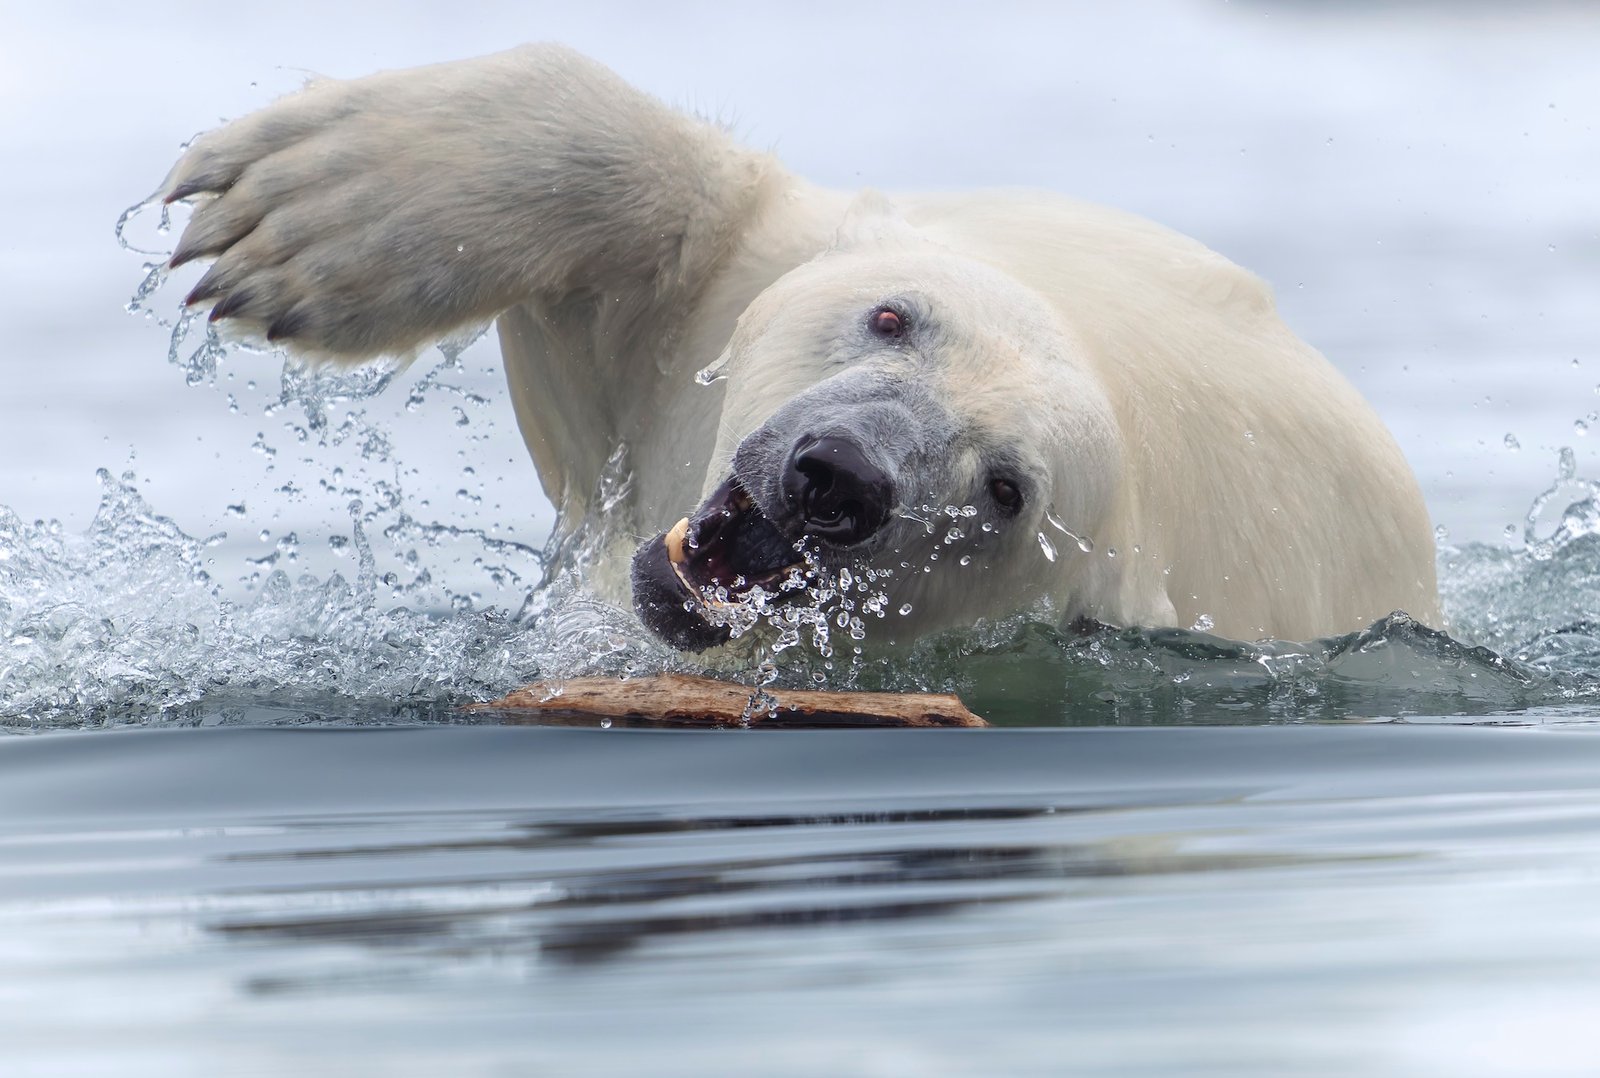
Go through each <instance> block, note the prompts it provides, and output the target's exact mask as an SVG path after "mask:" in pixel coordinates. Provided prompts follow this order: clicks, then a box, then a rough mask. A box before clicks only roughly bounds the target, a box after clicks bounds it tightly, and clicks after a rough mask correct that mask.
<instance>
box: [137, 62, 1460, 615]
mask: <svg viewBox="0 0 1600 1078" xmlns="http://www.w3.org/2000/svg"><path fill="white" fill-rule="evenodd" d="M163 193H164V194H165V195H167V196H168V197H172V198H192V199H195V200H196V201H197V203H198V208H197V209H196V212H195V214H194V217H193V219H192V221H191V223H190V225H189V227H188V229H187V230H186V231H185V233H184V235H183V237H182V240H181V241H180V244H179V248H178V251H177V253H176V255H175V259H176V260H179V261H181V260H186V259H188V258H191V257H215V258H216V262H215V265H214V266H213V267H212V269H211V270H210V272H209V273H208V275H207V277H206V278H204V279H203V280H202V284H201V286H199V288H198V289H197V292H198V293H199V294H200V298H199V302H215V303H217V304H218V309H219V311H220V312H221V313H223V314H225V315H226V316H227V317H230V318H233V319H235V320H236V321H238V322H239V323H240V324H242V325H243V326H244V327H245V328H246V329H253V330H255V331H257V332H261V333H268V332H273V333H275V335H276V336H278V337H279V338H280V339H282V340H284V341H285V342H286V343H287V344H289V345H290V346H291V347H294V348H296V349H297V350H299V351H301V352H303V353H304V354H307V355H311V356H317V357H326V358H331V359H334V360H339V361H359V360H362V359H366V358H369V357H371V356H375V355H379V354H405V353H407V352H410V351H412V350H415V349H417V348H419V347H421V346H423V345H425V344H426V343H428V342H429V341H431V340H435V339H438V338H440V337H441V336H443V335H445V334H447V333H449V332H450V331H451V330H454V329H458V328H460V327H462V326H466V325H470V324H473V323H479V322H482V321H485V320H487V319H489V318H495V317H498V319H499V328H500V340H501V347H502V352H503V354H504V357H505V362H506V372H507V378H508V382H509V384H510V387H511V396H512V401H513V404H514V406H515V408H516V413H517V417H518V421H519V423H520V425H521V427H522V431H523V434H524V437H525V439H526V441H527V443H528V447H529V450H530V452H531V453H532V455H533V458H534V461H535V463H536V465H537V467H538V471H539V476H540V479H541V482H542V483H543V485H544V488H545V490H546V492H547V493H548V494H549V496H550V497H551V498H552V499H553V500H554V501H555V502H556V503H557V505H558V507H559V508H560V509H561V512H562V520H563V522H564V523H563V527H564V529H565V531H566V533H567V534H571V533H572V532H573V531H574V530H575V529H576V528H578V527H579V525H580V524H583V523H585V522H586V521H587V522H588V523H589V524H594V523H596V521H595V520H594V517H595V515H596V513H597V511H598V507H596V506H595V505H594V504H593V499H594V495H595V491H596V486H597V483H598V482H599V481H600V479H601V473H602V469H603V468H604V465H605V462H606V460H607V458H608V456H610V455H611V454H612V452H613V450H614V449H615V448H616V447H617V446H618V445H619V444H626V446H627V458H626V459H627V466H628V467H629V469H630V470H631V472H632V479H631V486H630V488H629V491H628V493H627V494H626V495H625V496H624V497H623V498H622V499H621V500H620V501H618V502H617V503H616V504H615V505H613V506H611V507H610V511H609V519H608V520H607V521H602V522H599V523H602V524H605V525H606V526H607V530H608V531H609V534H610V536H611V537H612V538H611V541H610V545H609V546H607V547H606V553H605V554H604V556H603V557H602V560H601V563H600V564H598V565H596V566H595V567H594V579H595V581H596V584H597V586H598V587H599V588H600V589H601V590H602V591H605V592H609V593H610V595H611V596H612V597H613V598H617V599H621V598H624V597H625V596H624V593H625V589H626V581H627V573H626V564H627V557H628V555H630V554H631V553H632V548H633V544H634V542H636V540H637V538H638V537H639V536H641V535H645V534H651V533H655V532H658V531H661V530H663V529H665V528H666V527H668V526H669V525H670V524H671V523H672V522H673V521H674V520H676V519H678V518H679V517H680V516H682V515H684V514H685V513H686V512H688V511H689V510H691V509H692V508H693V506H694V505H695V504H696V503H697V502H698V501H699V499H700V497H701V495H702V494H703V493H704V492H705V491H706V490H707V489H709V488H710V487H712V486H714V485H715V484H716V483H717V482H719V481H720V480H721V479H722V478H723V476H724V475H725V469H726V466H727V463H728V461H729V459H730V458H731V455H732V451H733V448H734V447H735V446H736V445H737V444H738V442H739V440H740V439H741V438H742V437H743V436H744V435H745V434H747V433H748V432H750V431H751V430H754V429H755V428H756V427H758V426H759V425H760V424H761V423H762V422H763V421H764V420H765V419H766V418H767V417H768V416H769V415H771V414H772V412H773V411H774V410H775V409H777V408H778V407H779V406H780V405H781V404H782V403H783V402H784V401H785V400H787V399H788V398H789V397H790V396H792V395H793V394H794V393H795V392H798V391H799V390H802V389H805V388H807V387H809V386H812V385H814V384H816V383H817V382H818V381H819V380H820V379H822V378H825V377H827V376H828V375H829V374H830V373H832V372H831V371H829V370H828V369H827V366H826V362H827V360H826V354H827V349H826V343H827V342H826V340H824V339H820V337H823V336H825V330H826V327H827V326H829V325H832V323H831V322H829V321H828V319H832V318H835V317H836V310H842V309H847V308H849V309H853V308H850V304H851V303H856V302H858V301H859V302H860V303H865V304H866V307H865V308H862V309H867V308H870V306H871V304H872V302H875V297H876V296H877V295H878V294H879V293H880V292H881V291H882V289H883V288H884V287H885V286H886V284H885V283H886V282H888V281H891V280H892V281H896V282H900V285H901V286H903V287H905V288H914V289H918V290H920V291H921V292H922V293H924V294H927V295H928V296H929V297H930V302H932V303H934V304H936V305H937V307H938V308H939V310H941V311H942V312H945V313H946V314H947V315H948V316H949V318H950V321H951V324H952V325H955V326H956V327H957V330H956V331H955V332H953V333H952V334H951V337H950V340H951V342H952V343H951V344H950V346H949V348H948V349H947V351H946V352H945V353H944V354H941V355H938V356H932V357H921V360H920V361H921V362H923V363H924V367H923V368H919V371H920V372H921V373H919V375H918V376H919V377H926V378H927V379H929V380H930V384H932V385H934V386H935V387H936V391H937V393H938V394H939V396H940V399H942V400H946V401H949V402H950V403H951V407H952V409H953V410H954V411H955V412H956V413H957V414H958V415H959V416H960V417H961V419H962V421H963V423H964V424H966V425H967V428H969V429H970V430H971V431H973V432H975V433H974V437H978V438H982V437H993V438H995V439H1002V438H1003V439H1006V440H1008V441H1009V443H1011V444H1014V445H1016V446H1019V447H1020V449H1021V452H1022V455H1023V456H1024V457H1025V458H1026V459H1028V460H1029V461H1031V462H1033V463H1032V464H1030V467H1036V468H1037V469H1039V470H1040V472H1041V474H1040V475H1039V476H1037V477H1035V478H1037V479H1038V480H1039V482H1040V483H1041V484H1042V487H1041V489H1047V490H1048V491H1049V492H1050V494H1049V499H1050V504H1052V505H1053V506H1054V508H1055V509H1056V511H1058V512H1059V513H1060V515H1061V516H1062V517H1063V518H1064V519H1065V520H1066V522H1067V524H1068V525H1069V527H1071V528H1072V529H1073V530H1074V531H1080V530H1081V533H1082V534H1086V535H1088V536H1090V537H1092V539H1093V541H1094V544H1095V550H1094V552H1093V553H1083V552H1081V551H1079V550H1078V549H1077V547H1076V546H1074V545H1073V544H1072V543H1071V542H1070V541H1069V540H1066V539H1065V537H1064V536H1062V535H1060V534H1059V533H1055V532H1053V531H1050V530H1049V528H1048V525H1046V524H1045V523H1044V522H1043V517H1042V514H1043V510H1044V508H1045V505H1044V504H1033V505H1030V506H1029V509H1028V512H1027V514H1026V515H1025V518H1024V519H1022V520H1019V521H1018V522H1017V524H1018V526H1017V527H1016V529H1015V535H1013V536H1012V537H1011V538H1010V539H1009V540H1008V541H1007V542H1006V543H1005V544H1004V545H1003V546H1001V547H999V548H997V549H999V550H1001V551H1003V554H1004V556H1003V557H991V558H989V559H988V561H989V567H988V568H987V570H985V571H983V572H982V573H974V572H970V571H968V572H966V573H964V574H963V573H961V572H957V571H955V570H953V569H950V568H949V567H942V568H941V570H940V573H939V574H938V575H937V576H936V577H932V578H930V579H929V580H927V581H918V582H917V584H916V587H917V588H918V589H920V590H919V591H918V593H917V598H918V604H917V605H918V615H917V617H918V621H917V624H916V626H915V628H916V629H917V630H929V629H933V628H938V627H940V626H942V625H948V624H953V623H960V622H965V621H970V620H972V619H974V618H976V617H979V616H994V615H999V614H1004V613H1007V612H1010V611H1012V610H1016V609H1021V608H1024V607H1027V606H1029V605H1031V604H1033V603H1034V602H1035V601H1036V600H1038V599H1040V598H1049V599H1050V600H1051V601H1052V602H1053V604H1054V606H1055V608H1056V610H1057V611H1058V612H1059V613H1060V614H1061V615H1062V616H1064V617H1070V616H1076V615H1089V616H1093V617H1096V618H1099V619H1101V620H1104V621H1108V622H1111V623H1115V624H1134V623H1139V624H1154V625H1184V626H1186V625H1189V624H1191V623H1192V622H1194V621H1195V620H1196V619H1197V618H1198V617H1200V616H1201V615H1208V616H1209V617H1211V618H1212V619H1213V622H1214V624H1215V630H1216V631H1217V632H1219V633H1221V634H1224V635H1228V636H1234V637H1241V638H1250V637H1260V636H1276V637H1285V638H1300V639H1303V638H1309V637H1313V636H1318V635H1324V634H1328V633H1333V632H1338V631H1345V630H1350V629H1354V628H1357V627H1360V626H1363V625H1365V624H1367V623H1369V622H1371V621H1372V620H1374V619H1375V618H1377V617H1380V616H1382V615H1384V614H1386V613H1388V612H1389V611H1391V610H1394V609H1405V610H1407V611H1408V612H1410V613H1411V614H1412V615H1413V616H1415V617H1418V618H1420V619H1422V620H1424V621H1431V620H1436V619H1437V617H1438V611H1437V607H1436V598H1435V587H1434V566H1433V547H1432V539H1431V534H1430V530H1429V526H1428V519H1427V514H1426V511H1425V508H1424V506H1423V504H1422V500H1421V497H1420V495H1419V492H1418V490H1417V486H1416V483H1415V480H1414V479H1413V478H1412V475H1411V473H1410V471H1409V469H1408V468H1407V466H1406V464H1405V461H1404V460H1403V459H1402V457H1401V455H1400V453H1399V451H1398V449H1397V447H1396V446H1395V444H1394V442H1393V440H1392V439H1391V438H1390V436H1389V435H1388V433H1387V431H1385V430H1384V428H1383V425H1382V424H1381V422H1380V421H1379V420H1378V418H1377V416H1376V415H1375V414H1374V413H1373V412H1372V410H1371V409H1370V408H1369V407H1368V406H1367V405H1366V403H1365V402H1364V401H1362V400H1361V398H1360V397H1359V395H1358V394H1357V393H1356V392H1355V391H1354V389H1352V388H1351V387H1350V385H1349V384H1348V383H1346V382H1345V381H1344V380H1343V379H1342V378H1341V377H1340V376H1339V374H1338V373H1337V372H1336V371H1335V370H1334V369H1333V368H1332V367H1331V366H1330V365H1329V364H1328V363H1327V362H1326V361H1325V360H1324V359H1323V358H1322V357H1321V356H1320V355H1318V354H1317V353H1316V352H1315V351H1314V350H1312V349H1311V348H1310V347H1308V346H1307V345H1305V344H1304V343H1302V342H1301V341H1299V340H1298V339H1296V338H1295V337H1294V335H1293V334H1291V333H1290V332H1289V330H1288V329H1287V328H1286V327H1285V326H1284V325H1283V323H1282V322H1281V321H1280V320H1279V319H1278V317H1277V315H1276V313H1275V312H1274V309H1273V303H1272V298H1271V296H1270V294H1269V292H1268V290H1267V289H1266V287H1265V286H1264V285H1263V284H1262V283H1261V282H1260V281H1258V280H1257V279H1255V278H1254V277H1252V276H1251V275H1249V274H1248V273H1246V272H1244V271H1243V270H1241V269H1239V268H1238V267H1236V266H1234V265H1232V264H1231V263H1229V262H1227V261H1226V260H1225V259H1223V258H1221V257H1220V256H1218V255H1216V254H1214V253H1212V252H1210V251H1208V250H1206V249H1205V248H1204V247H1202V246H1200V245H1199V244H1197V243H1195V242H1193V241H1191V240H1188V239H1186V238H1184V237H1182V236H1179V235H1176V234H1174V233H1172V232H1169V231H1167V230H1165V229H1162V228H1160V227H1158V226H1156V225H1153V224H1150V223H1149V222H1146V221H1143V220H1140V219H1137V218H1134V217H1131V216H1128V215H1126V214H1122V213H1118V212H1116V211H1112V210H1108V209H1104V208H1101V207H1096V206H1090V205H1086V204H1083V203H1078V202H1074V201H1071V200H1068V199H1065V198H1062V197H1060V196H1056V195H1052V194H1046V193H1038V192H984V193H977V194H969V195H954V196H952V195H940V196H901V197H897V198H895V199H894V200H893V204H892V205H891V204H890V203H889V201H888V200H885V199H883V198H881V197H880V196H867V197H865V198H861V199H857V198H855V197H854V196H851V195H848V194H844V193H839V192H832V191H826V190H822V189H819V188H816V187H813V186H811V185H810V184H807V183H806V182H804V181H803V180H800V179H798V178H796V177H794V176H791V175H789V174H788V173H787V172H785V171H784V169H783V168H782V166H781V165H780V164H779V163H778V162H777V161H776V160H774V159H773V158H771V157H770V156H767V155H764V154H759V153H755V152H752V151H750V150H747V149H745V148H743V147H740V146H738V145H737V144H736V143H734V142H733V141H732V140H731V139H730V138H729V137H727V136H726V134H724V133H723V132H722V131H720V130H718V129H717V128H715V127H713V126H711V125H708V124H705V123H702V122H700V121H698V120H694V119H691V118H689V117H686V116H684V115H682V114H679V113H676V112H674V111H672V110H670V109H667V108H666V107H665V106H663V105H661V104H660V103H658V102H656V101H654V100H652V99H650V98H648V97H646V96H645V95H643V94H640V93H638V92H637V91H635V90H633V89H631V88H630V87H628V86H627V85H626V84H624V83H623V82H621V81H620V80H619V79H618V78H617V77H616V76H615V75H613V74H611V73H610V72H609V71H607V70H605V69H604V68H602V67H600V66H599V65H597V64H595V63H593V62H592V61H589V60H586V59H584V58H582V57H580V56H577V55H576V54H574V53H572V52H570V51H568V50H565V49H561V48H556V47H551V46H529V47H524V48H520V49H515V50H511V51H509V52H505V53H500V54H496V55H493V56H488V57H483V58H480V59H475V60H467V61H461V62H457V63H449V64H441V65H436V66H432V67H426V68H419V69H415V70H410V71H400V72H387V73H383V74H379V75H374V76H371V77H369V78H366V79H359V80H355V81H350V82H343V81H332V80H329V81H319V82H316V83H314V84H312V85H311V86H309V87H308V88H307V89H306V90H304V91H302V92H301V93H298V94H296V95H293V96H291V97H289V98H286V99H284V100H283V101H280V102H278V103H276V104H274V105H272V106H270V107H269V108H267V109H264V110H262V111H261V112H259V113H257V114H255V115H252V116H248V117H246V118H244V119H242V120H239V121H236V122H235V123H232V124H230V125H228V126H226V127H224V128H222V129H220V130H218V131H215V132H212V133H210V134H208V135H206V136H204V137H202V138H201V139H200V140H198V141H197V142H196V143H195V145H194V146H193V147H192V148H191V149H190V150H189V151H188V152H187V153H186V154H185V156H184V157H183V159H182V160H180V161H179V162H178V164H177V165H176V166H175V167H174V169H173V171H172V174H171V175H170V176H169V177H168V179H167V181H166V183H165V185H164V187H163ZM841 305H842V306H841ZM736 330H737V331H736ZM719 356H724V357H725V358H726V360H727V365H728V371H729V377H728V379H727V381H726V382H720V383H717V384H715V385H713V386H711V387H702V386H699V385H696V384H695V382H694V379H693V375H694V373H695V372H696V371H697V370H698V369H700V368H702V367H704V366H706V365H707V364H709V363H711V362H712V361H713V360H715V359H716V358H717V357H719ZM986 432H987V433H986ZM962 466H964V465H961V464H960V462H955V461H952V474H959V473H960V468H961V467H962ZM1037 530H1045V531H1046V532H1047V533H1048V534H1050V535H1051V536H1052V537H1053V538H1054V539H1055V541H1056V545H1057V547H1058V549H1059V550H1060V552H1061V553H1060V556H1058V557H1057V559H1056V560H1055V561H1054V562H1049V561H1046V560H1045V559H1044V557H1043V556H1042V555H1041V554H1040V552H1039V549H1038V546H1037V543H1036V541H1035V539H1034V534H1033V533H1034V532H1035V531H1037ZM1113 549H1114V550H1115V555H1114V556H1112V554H1111V551H1112V550H1113Z"/></svg>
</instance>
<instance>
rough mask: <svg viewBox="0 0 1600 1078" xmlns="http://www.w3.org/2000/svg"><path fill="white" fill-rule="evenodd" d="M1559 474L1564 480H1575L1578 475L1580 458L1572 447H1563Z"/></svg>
mask: <svg viewBox="0 0 1600 1078" xmlns="http://www.w3.org/2000/svg"><path fill="white" fill-rule="evenodd" d="M1557 474H1558V475H1559V476H1560V477H1561V478H1562V479H1575V478H1577V475H1578V456H1577V454H1576V453H1574V452H1573V451H1572V447H1571V446H1570V445H1564V446H1562V447H1561V463H1560V466H1559V468H1558V470H1557Z"/></svg>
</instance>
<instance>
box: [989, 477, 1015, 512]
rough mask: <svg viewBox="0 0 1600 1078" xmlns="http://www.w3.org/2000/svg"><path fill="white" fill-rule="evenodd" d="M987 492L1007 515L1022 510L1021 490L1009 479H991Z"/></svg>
mask: <svg viewBox="0 0 1600 1078" xmlns="http://www.w3.org/2000/svg"><path fill="white" fill-rule="evenodd" d="M989 493H990V494H991V495H993V497H994V500H995V504H996V505H998V506H999V507H1000V510H1001V512H1003V513H1005V515H1006V516H1008V517H1014V516H1016V515H1017V514H1018V513H1019V512H1021V510H1022V491H1020V490H1018V489H1017V485H1016V484H1015V483H1013V482H1012V481H1011V480H1009V479H991V480H990V481H989Z"/></svg>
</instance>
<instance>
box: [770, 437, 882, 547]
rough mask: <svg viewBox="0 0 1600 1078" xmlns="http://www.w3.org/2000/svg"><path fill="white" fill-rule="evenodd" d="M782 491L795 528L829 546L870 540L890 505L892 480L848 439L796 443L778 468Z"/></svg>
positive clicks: (831, 438) (823, 438) (804, 439)
mask: <svg viewBox="0 0 1600 1078" xmlns="http://www.w3.org/2000/svg"><path fill="white" fill-rule="evenodd" d="M782 487H783V499H784V502H785V503H786V505H787V506H788V508H789V511H790V512H791V513H793V514H794V515H795V517H796V518H797V519H798V520H799V521H800V526H801V530H802V531H803V532H804V533H805V534H806V535H810V536H815V537H816V538H818V539H821V540H824V541H825V542H829V543H832V544H834V545H835V546H854V545H855V544H857V543H860V542H862V541H863V540H865V539H867V538H868V537H870V536H872V535H873V534H874V533H876V532H877V531H878V529H879V528H881V527H883V525H884V524H885V522H887V521H888V519H889V511H890V509H892V508H893V507H894V504H895V490H894V482H893V481H892V480H891V479H890V478H889V476H888V475H887V474H886V473H885V472H884V471H883V469H881V468H879V467H878V466H877V465H876V464H874V463H872V461H871V460H870V459H869V458H868V457H867V454H866V451H865V450H864V449H863V448H862V447H861V446H860V445H858V444H857V443H856V442H854V441H852V440H850V439H848V438H840V437H831V436H828V437H821V438H815V437H805V438H802V439H800V441H798V442H797V443H795V446H794V449H793V450H792V451H791V452H790V454H789V460H788V463H787V464H786V465H785V467H784V472H783V483H782Z"/></svg>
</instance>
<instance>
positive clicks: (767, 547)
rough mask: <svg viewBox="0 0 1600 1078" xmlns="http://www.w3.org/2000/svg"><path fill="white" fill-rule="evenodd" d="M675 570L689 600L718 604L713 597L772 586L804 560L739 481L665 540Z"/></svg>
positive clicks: (731, 482)
mask: <svg viewBox="0 0 1600 1078" xmlns="http://www.w3.org/2000/svg"><path fill="white" fill-rule="evenodd" d="M663 542H664V543H665V545H666V548H667V558H668V560H669V561H670V562H671V563H672V571H673V572H674V573H675V574H676V575H677V577H678V580H679V582H680V583H682V584H683V586H684V587H685V588H686V589H687V590H688V591H689V593H690V594H691V595H695V596H697V597H699V598H700V599H701V600H702V601H704V602H707V603H712V604H715V603H717V602H718V600H717V599H716V598H714V597H713V595H712V593H714V592H717V591H718V590H719V589H721V590H722V592H723V593H724V594H728V595H734V596H737V595H740V594H742V593H744V592H747V591H749V590H750V589H752V588H754V587H757V586H763V587H770V586H771V585H773V584H775V583H777V582H778V581H780V580H782V579H783V577H784V574H785V573H786V572H787V571H788V570H789V569H790V568H791V567H793V566H795V565H798V564H800V563H801V561H802V560H803V559H802V558H801V557H800V554H799V552H798V551H797V550H796V549H795V544H794V541H793V540H791V539H789V538H788V537H787V536H785V535H784V534H783V533H782V532H780V531H779V530H778V528H777V527H776V526H775V525H774V524H773V523H772V521H771V520H769V519H768V518H767V516H766V514H764V513H762V512H761V510H760V509H759V508H757V507H756V504H755V502H754V501H753V500H752V499H751V497H750V495H749V494H747V493H745V490H744V488H743V487H741V486H740V485H739V483H738V481H737V480H734V479H729V480H727V481H726V482H724V483H723V484H722V485H721V486H720V487H718V488H717V489H716V491H715V492H714V493H713V494H712V495H711V497H709V498H707V499H706V501H705V504H704V505H702V506H701V507H700V508H699V509H698V510H696V511H695V514H694V516H692V517H684V518H683V519H682V520H680V521H678V523H676V524H674V525H673V526H672V529H671V530H670V531H668V532H667V534H666V535H665V536H663Z"/></svg>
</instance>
